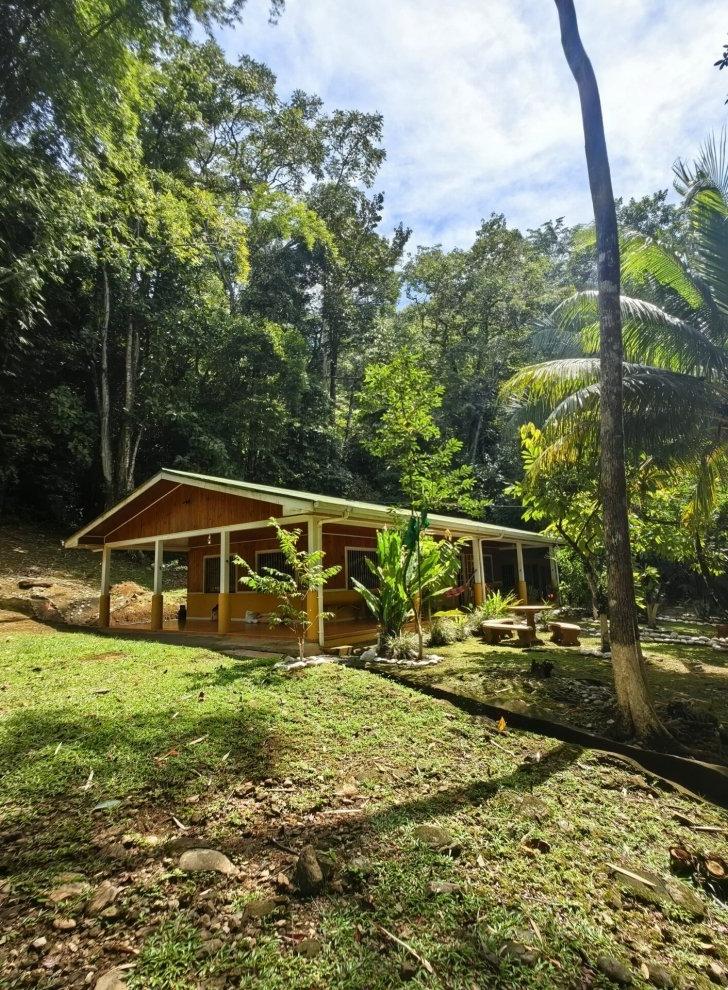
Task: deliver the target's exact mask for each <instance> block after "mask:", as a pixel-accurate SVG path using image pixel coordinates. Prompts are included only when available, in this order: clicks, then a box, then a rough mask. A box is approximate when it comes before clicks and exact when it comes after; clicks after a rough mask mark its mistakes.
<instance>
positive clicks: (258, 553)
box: [255, 550, 293, 577]
mask: <svg viewBox="0 0 728 990" xmlns="http://www.w3.org/2000/svg"><path fill="white" fill-rule="evenodd" d="M264 554H277V555H278V556H279V557H283V559H284V561H285V557H284V554H283V551H282V550H256V551H255V573H256V574H257V575H258V577H265V575H264V574H262V573H261V570H260V567H261V565H260V562H259V561H260V557H261V556H262V555H264ZM264 566H270V565H264ZM274 569H275V570H277V571H281V573H282V574H288V571H284V570H283V569H282V568H280V567H275V568H274ZM289 576H290V577H293V573H291V574H290V575H289Z"/></svg>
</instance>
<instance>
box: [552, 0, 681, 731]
mask: <svg viewBox="0 0 728 990" xmlns="http://www.w3.org/2000/svg"><path fill="white" fill-rule="evenodd" d="M555 2H556V9H557V10H558V14H559V25H560V28H561V44H562V47H563V49H564V55H565V56H566V61H567V62H568V64H569V68H570V69H571V72H572V75H573V76H574V79H575V81H576V84H577V87H578V90H579V101H580V103H581V118H582V124H583V127H584V150H585V152H586V164H587V171H588V173H589V188H590V190H591V197H592V205H593V207H594V225H595V230H596V245H597V273H598V277H599V289H598V292H597V296H596V302H597V304H598V311H599V321H598V327H599V353H600V375H599V378H600V384H601V402H600V404H599V405H600V408H599V437H600V451H599V474H600V484H599V487H600V492H601V499H602V511H603V516H604V553H605V560H606V569H607V593H608V598H609V613H610V619H609V631H610V641H611V647H612V670H613V671H614V686H615V690H616V694H617V701H618V702H619V707H620V711H621V713H622V717H623V720H624V723H625V727H626V728H627V729H628V730H630V731H633V732H635V733H636V734H637V735H639V736H641V737H648V736H651V737H658V736H661V735H663V734H664V730H663V728H662V726H661V725H660V721H659V719H658V717H657V713H656V712H655V709H654V706H653V704H652V701H651V699H650V695H649V690H648V688H647V682H646V679H645V675H644V670H643V668H642V663H641V656H640V651H639V642H638V639H637V628H636V623H635V621H634V597H635V596H634V579H633V576H632V557H631V552H630V544H629V528H628V523H627V483H626V477H625V453H624V428H623V420H624V415H623V398H624V389H623V384H622V378H623V374H624V369H623V365H624V356H623V349H622V314H621V309H620V253H619V238H618V231H617V214H616V210H615V206H614V195H613V193H612V176H611V172H610V168H609V156H608V154H607V143H606V139H605V136H604V122H603V119H602V107H601V101H600V98H599V87H598V85H597V80H596V76H595V75H594V69H593V68H592V64H591V62H590V61H589V58H588V56H587V54H586V51H585V50H584V45H583V44H582V41H581V37H580V35H579V27H578V24H577V19H576V10H575V8H574V0H555Z"/></svg>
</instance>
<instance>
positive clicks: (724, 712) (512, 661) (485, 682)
mask: <svg viewBox="0 0 728 990" xmlns="http://www.w3.org/2000/svg"><path fill="white" fill-rule="evenodd" d="M664 628H666V629H667V630H672V625H670V626H665V627H664ZM539 635H540V637H541V639H542V640H543V643H544V648H542V649H539V650H536V651H524V650H522V649H519V648H518V647H517V646H508V645H506V644H505V643H501V645H499V646H497V647H493V646H486V645H484V644H483V643H482V641H481V640H480V639H479V638H478V637H472V638H470V639H468V640H466V641H465V642H464V643H456V644H454V645H453V646H447V647H442V648H439V647H438V649H437V651H436V652H437V653H438V654H441V655H442V656H443V657H444V658H445V660H444V662H443V663H441V664H438V665H437V666H436V667H425V668H423V669H421V670H415V671H406V672H405V673H404V676H406V677H407V679H408V680H410V681H411V682H412V683H420V684H433V685H437V686H439V687H443V688H447V689H448V690H451V691H456V692H458V693H459V694H463V695H466V696H468V697H472V698H477V699H478V700H481V701H486V702H489V703H492V704H495V705H499V706H502V707H503V708H505V709H506V710H509V709H510V710H511V711H518V712H522V713H526V714H532V715H537V716H540V717H543V718H548V719H551V720H553V721H557V722H568V723H570V724H572V725H578V726H580V727H581V728H584V729H588V730H590V731H593V732H598V733H600V734H602V735H607V736H609V735H613V734H614V732H615V731H616V712H615V709H614V697H613V691H612V669H611V664H610V662H609V660H605V659H602V658H601V657H598V656H588V655H584V654H582V653H580V652H579V650H577V649H574V648H566V647H559V646H554V645H552V644H551V643H550V642H549V641H548V635H549V634H548V633H540V634H539ZM582 645H583V646H584V647H585V648H587V649H596V648H597V647H598V646H599V642H598V640H596V639H584V638H582ZM643 652H644V656H645V659H646V660H647V678H648V680H649V682H650V685H651V688H652V691H653V693H654V697H655V701H656V704H657V705H658V708H660V709H661V711H662V712H663V714H664V717H665V719H666V720H669V717H670V715H669V711H668V710H667V706H668V705H670V704H671V703H674V702H676V701H677V702H683V703H686V704H688V705H689V706H690V707H691V708H692V709H693V711H694V712H695V713H696V714H697V715H698V716H700V715H701V714H702V713H705V714H706V715H707V716H708V717H709V718H710V717H713V718H714V719H717V721H718V722H719V723H721V724H722V725H724V726H725V728H726V730H728V653H719V652H717V651H715V650H713V649H712V648H711V647H705V646H686V645H683V644H680V645H677V644H667V643H645V644H644V647H643ZM532 659H538V660H551V661H552V662H553V663H554V669H553V673H552V676H551V677H550V678H548V679H544V680H541V679H538V678H535V677H531V676H530V675H529V670H530V667H531V661H532ZM672 728H673V730H674V731H675V732H676V734H678V735H682V737H683V738H684V741H685V742H686V743H688V744H689V745H693V746H699V747H700V748H705V749H706V751H707V752H708V753H711V754H712V756H713V757H714V758H715V757H719V758H721V759H723V760H724V761H728V742H726V741H722V740H721V739H720V737H719V736H718V735H717V733H716V731H715V726H714V724H713V725H709V724H707V723H706V724H705V725H704V726H701V725H698V724H688V725H685V724H680V723H675V724H674V725H673V726H672Z"/></svg>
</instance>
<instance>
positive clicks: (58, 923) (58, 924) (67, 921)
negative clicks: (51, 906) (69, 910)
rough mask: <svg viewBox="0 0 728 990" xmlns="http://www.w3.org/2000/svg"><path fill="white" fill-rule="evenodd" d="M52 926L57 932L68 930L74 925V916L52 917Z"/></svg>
mask: <svg viewBox="0 0 728 990" xmlns="http://www.w3.org/2000/svg"><path fill="white" fill-rule="evenodd" d="M53 927H54V928H55V929H56V931H57V932H70V931H71V930H72V929H74V928H75V927H76V919H75V918H54V919H53Z"/></svg>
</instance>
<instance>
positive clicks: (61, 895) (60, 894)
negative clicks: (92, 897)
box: [48, 881, 90, 904]
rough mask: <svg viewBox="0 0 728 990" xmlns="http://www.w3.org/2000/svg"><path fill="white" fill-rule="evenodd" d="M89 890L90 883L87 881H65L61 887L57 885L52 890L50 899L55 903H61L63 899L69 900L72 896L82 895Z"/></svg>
mask: <svg viewBox="0 0 728 990" xmlns="http://www.w3.org/2000/svg"><path fill="white" fill-rule="evenodd" d="M89 890H90V887H89V884H87V883H86V882H85V881H77V882H73V883H63V884H61V886H60V887H56V888H55V889H54V890H52V891H51V892H50V894H49V895H48V900H49V901H51V902H52V903H53V904H60V903H61V901H69V900H71V898H72V897H82V896H83V895H84V894H87V893H88V892H89Z"/></svg>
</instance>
